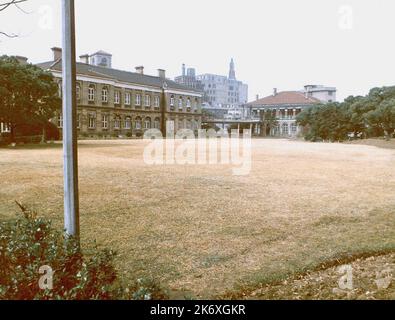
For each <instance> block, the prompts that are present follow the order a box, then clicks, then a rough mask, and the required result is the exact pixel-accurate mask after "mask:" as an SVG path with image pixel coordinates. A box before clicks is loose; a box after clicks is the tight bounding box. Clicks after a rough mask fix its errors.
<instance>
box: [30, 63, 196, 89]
mask: <svg viewBox="0 0 395 320" xmlns="http://www.w3.org/2000/svg"><path fill="white" fill-rule="evenodd" d="M37 66H38V67H40V68H42V69H45V70H48V69H49V70H53V71H62V61H61V60H58V61H55V62H54V61H49V62H44V63H39V64H37ZM76 68H77V75H86V76H91V77H99V78H105V79H110V80H115V81H119V82H126V83H131V84H137V85H146V86H150V87H159V88H161V87H162V84H163V79H161V78H160V77H155V76H150V75H146V74H140V73H136V72H129V71H123V70H117V69H111V68H105V67H99V66H93V65H90V64H86V63H80V62H77V67H76ZM165 82H166V84H167V87H168V88H169V89H174V90H183V91H188V92H196V93H201V92H200V91H198V90H194V89H192V88H189V87H186V86H184V85H182V84H179V83H177V82H175V81H172V80H169V79H166V80H165Z"/></svg>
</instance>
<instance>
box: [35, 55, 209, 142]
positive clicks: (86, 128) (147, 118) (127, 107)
mask: <svg viewBox="0 0 395 320" xmlns="http://www.w3.org/2000/svg"><path fill="white" fill-rule="evenodd" d="M52 51H53V54H54V56H53V60H52V61H49V62H45V63H40V64H38V66H39V67H41V68H42V69H44V70H48V71H50V72H51V73H52V74H53V75H54V77H55V81H56V82H57V83H58V85H59V94H61V87H62V62H61V49H59V48H52ZM80 58H81V62H79V63H77V66H76V69H77V88H76V96H77V104H78V109H77V128H78V133H79V136H82V137H92V138H93V137H98V136H101V137H126V136H127V137H132V136H142V135H143V134H144V132H145V131H146V130H148V129H151V128H156V129H161V123H162V115H163V114H164V117H165V119H164V120H165V121H173V122H174V129H175V131H177V130H179V129H191V130H197V129H199V128H200V127H201V121H202V109H201V105H202V93H201V92H199V91H197V90H194V89H192V88H189V87H186V86H184V85H181V84H178V83H176V82H174V81H172V80H169V79H167V78H166V76H165V71H164V70H161V69H159V70H158V75H157V76H151V75H145V74H144V67H142V66H139V67H136V71H135V72H129V71H122V70H116V69H112V68H111V64H112V61H111V58H112V56H111V55H110V54H108V53H105V52H103V51H98V52H97V53H95V54H93V55H83V56H81V57H80ZM162 108H164V110H163V111H162ZM53 121H54V122H55V123H56V124H57V126H58V127H59V129H60V130H62V127H63V117H62V114H61V111H59V112H58V114H57V117H56V119H53Z"/></svg>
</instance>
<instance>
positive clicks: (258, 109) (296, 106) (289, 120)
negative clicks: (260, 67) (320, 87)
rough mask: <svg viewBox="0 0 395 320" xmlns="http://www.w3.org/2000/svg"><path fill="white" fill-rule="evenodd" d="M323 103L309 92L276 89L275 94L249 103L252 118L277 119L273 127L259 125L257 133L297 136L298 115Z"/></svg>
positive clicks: (298, 129)
mask: <svg viewBox="0 0 395 320" xmlns="http://www.w3.org/2000/svg"><path fill="white" fill-rule="evenodd" d="M319 103H322V101H321V100H319V99H317V98H314V97H312V96H311V95H309V94H308V93H307V92H301V91H282V92H277V89H274V91H273V95H271V96H267V97H265V98H262V99H259V97H257V99H256V101H253V102H250V103H248V104H247V105H246V106H247V108H248V109H249V110H250V114H251V117H252V118H257V119H264V118H265V117H269V116H270V117H271V118H272V119H275V120H276V125H275V126H274V127H272V128H269V127H265V126H258V127H257V128H256V130H255V131H256V132H255V133H256V134H260V135H263V136H282V137H292V136H296V135H297V134H298V133H299V131H300V128H299V126H298V125H297V123H296V116H297V115H298V114H299V113H300V112H302V111H303V110H304V109H306V108H308V107H311V106H313V105H317V104H319Z"/></svg>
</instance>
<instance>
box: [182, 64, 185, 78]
mask: <svg viewBox="0 0 395 320" xmlns="http://www.w3.org/2000/svg"><path fill="white" fill-rule="evenodd" d="M182 76H183V77H185V63H183V64H182Z"/></svg>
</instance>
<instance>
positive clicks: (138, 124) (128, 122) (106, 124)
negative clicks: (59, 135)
mask: <svg viewBox="0 0 395 320" xmlns="http://www.w3.org/2000/svg"><path fill="white" fill-rule="evenodd" d="M109 119H110V118H109V116H108V115H102V119H101V124H102V129H109V128H110V120H109ZM57 120H58V123H57V124H58V127H59V128H63V116H62V115H61V114H60V115H58V119H57ZM96 123H97V121H96V115H95V114H89V115H88V128H89V129H95V128H96ZM142 124H143V120H142V119H141V118H140V117H137V118H136V119H135V121H134V128H135V129H141V128H142ZM121 125H122V119H121V117H115V119H114V126H113V128H114V129H116V130H117V129H121ZM80 127H81V115H78V116H77V128H80ZM122 128H123V129H127V130H128V129H132V118H131V117H126V118H125V119H124V121H123V127H122ZM151 128H155V129H159V128H160V119H159V118H155V119H154V121H153V122H152V121H151V118H149V117H147V118H145V119H144V129H151Z"/></svg>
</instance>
